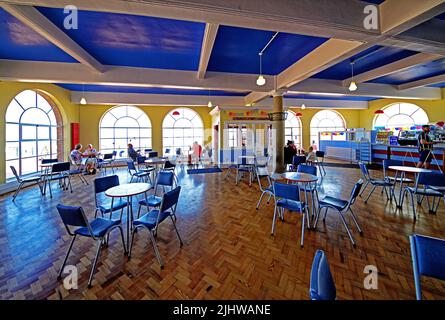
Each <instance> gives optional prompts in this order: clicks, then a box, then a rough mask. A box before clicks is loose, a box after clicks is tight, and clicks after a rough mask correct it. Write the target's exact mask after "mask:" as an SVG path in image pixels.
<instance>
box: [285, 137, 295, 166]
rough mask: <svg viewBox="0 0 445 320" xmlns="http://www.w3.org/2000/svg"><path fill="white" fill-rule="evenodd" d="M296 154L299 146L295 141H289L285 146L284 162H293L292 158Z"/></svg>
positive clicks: (286, 163)
mask: <svg viewBox="0 0 445 320" xmlns="http://www.w3.org/2000/svg"><path fill="white" fill-rule="evenodd" d="M296 154H297V147H296V146H295V143H294V142H293V141H291V140H289V141H287V144H286V146H285V147H284V164H285V165H288V164H292V159H293V157H294V156H295V155H296Z"/></svg>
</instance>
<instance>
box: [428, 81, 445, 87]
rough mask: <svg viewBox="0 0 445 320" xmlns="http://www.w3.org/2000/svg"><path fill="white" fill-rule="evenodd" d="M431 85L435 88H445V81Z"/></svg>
mask: <svg viewBox="0 0 445 320" xmlns="http://www.w3.org/2000/svg"><path fill="white" fill-rule="evenodd" d="M430 87H434V88H445V82H442V83H437V84H433V85H431V86H430Z"/></svg>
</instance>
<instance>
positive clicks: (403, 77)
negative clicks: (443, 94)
mask: <svg viewBox="0 0 445 320" xmlns="http://www.w3.org/2000/svg"><path fill="white" fill-rule="evenodd" d="M440 74H445V58H443V59H439V60H436V61H432V62H429V63H425V64H421V65H417V66H415V67H412V68H409V69H405V70H403V71H400V72H397V73H393V74H391V75H388V76H385V77H381V78H378V79H375V80H372V81H370V82H373V83H384V84H392V85H399V84H402V83H406V82H411V81H417V80H420V79H424V78H429V77H434V76H437V75H440Z"/></svg>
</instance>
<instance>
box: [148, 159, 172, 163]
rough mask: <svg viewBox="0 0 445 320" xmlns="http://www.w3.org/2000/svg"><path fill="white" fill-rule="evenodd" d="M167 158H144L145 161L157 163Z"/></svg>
mask: <svg viewBox="0 0 445 320" xmlns="http://www.w3.org/2000/svg"><path fill="white" fill-rule="evenodd" d="M167 160H168V159H166V158H149V159H147V160H145V163H151V164H159V163H164V162H165V161H167Z"/></svg>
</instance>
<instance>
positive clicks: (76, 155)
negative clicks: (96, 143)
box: [70, 143, 97, 174]
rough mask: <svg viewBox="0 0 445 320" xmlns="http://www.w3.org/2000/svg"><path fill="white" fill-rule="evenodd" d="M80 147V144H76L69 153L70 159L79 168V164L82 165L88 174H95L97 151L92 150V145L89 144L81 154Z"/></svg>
mask: <svg viewBox="0 0 445 320" xmlns="http://www.w3.org/2000/svg"><path fill="white" fill-rule="evenodd" d="M82 147H83V146H82V145H81V144H80V143H79V144H76V146H75V147H74V150H72V151H71V153H70V158H71V160H72V162H74V163H75V164H76V165H79V166H80V165H81V164H84V165H85V169H86V171H87V172H88V173H89V174H95V173H96V168H95V166H96V156H97V151H96V149H94V148H93V145H92V144H89V145H88V147H87V149H86V150H85V151H84V152H83V153H82ZM93 155H94V156H93Z"/></svg>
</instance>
